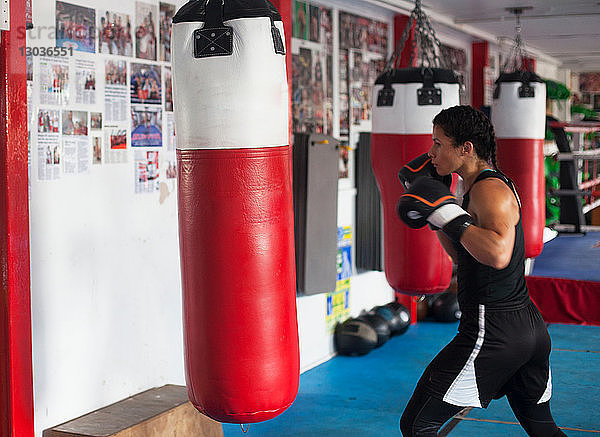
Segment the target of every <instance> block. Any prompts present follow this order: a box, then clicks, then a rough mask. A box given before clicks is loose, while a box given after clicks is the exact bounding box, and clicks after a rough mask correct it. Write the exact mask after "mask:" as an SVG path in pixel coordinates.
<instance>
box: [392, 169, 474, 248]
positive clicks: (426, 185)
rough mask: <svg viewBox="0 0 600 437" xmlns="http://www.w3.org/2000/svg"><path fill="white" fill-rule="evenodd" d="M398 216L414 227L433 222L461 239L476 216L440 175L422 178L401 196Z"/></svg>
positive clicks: (454, 238)
mask: <svg viewBox="0 0 600 437" xmlns="http://www.w3.org/2000/svg"><path fill="white" fill-rule="evenodd" d="M397 212H398V216H399V217H400V218H401V219H402V221H403V222H404V223H406V224H407V225H408V226H409V227H411V228H413V229H419V228H422V227H423V226H425V225H426V224H429V225H430V226H431V227H432V228H439V229H440V230H441V231H442V232H444V233H445V234H446V235H447V236H448V237H449V238H450V239H451V240H452V241H455V242H460V237H461V236H462V234H463V232H465V230H466V229H467V228H468V227H469V226H470V225H472V224H473V218H472V217H471V216H470V215H469V213H468V212H467V211H465V210H464V209H462V208H461V207H460V206H459V205H458V204H457V203H456V197H454V195H453V194H452V193H451V192H450V190H449V189H448V187H447V186H446V185H445V184H444V183H443V182H440V181H438V180H436V179H432V178H419V179H417V180H415V181H414V182H413V183H412V184H411V186H410V189H409V190H408V191H407V192H406V193H404V194H403V195H402V196H400V200H399V201H398V206H397Z"/></svg>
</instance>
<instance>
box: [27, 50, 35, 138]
mask: <svg viewBox="0 0 600 437" xmlns="http://www.w3.org/2000/svg"><path fill="white" fill-rule="evenodd" d="M25 60H26V62H27V67H26V68H27V130H28V131H29V129H30V128H31V118H32V113H33V102H32V98H33V56H31V55H26V57H25Z"/></svg>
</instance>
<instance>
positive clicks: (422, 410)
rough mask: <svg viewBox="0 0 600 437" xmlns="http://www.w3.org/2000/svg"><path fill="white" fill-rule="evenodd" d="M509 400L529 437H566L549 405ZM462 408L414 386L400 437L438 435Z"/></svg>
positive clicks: (405, 411) (402, 422) (402, 419)
mask: <svg viewBox="0 0 600 437" xmlns="http://www.w3.org/2000/svg"><path fill="white" fill-rule="evenodd" d="M508 401H509V404H510V406H511V408H512V409H513V412H514V413H515V416H516V417H517V419H518V420H519V423H520V424H521V426H523V429H525V431H526V432H527V434H528V435H530V436H532V437H560V436H566V434H565V433H563V432H562V431H561V430H560V429H559V428H558V427H557V426H556V423H554V420H553V419H552V414H551V413H550V406H549V405H548V402H544V403H541V404H534V405H529V406H523V405H518V402H516V401H515V400H514V399H511V397H510V396H509V397H508ZM463 408H464V407H459V406H456V405H452V404H449V403H447V402H444V401H442V400H439V399H436V398H433V397H431V396H430V395H429V394H428V393H426V391H425V390H420V389H419V387H417V389H416V390H415V392H414V393H413V396H412V398H411V399H410V401H409V402H408V405H407V406H406V409H405V410H404V413H403V414H402V418H401V419H400V431H402V435H403V437H433V436H437V435H438V434H437V433H438V431H439V429H440V428H441V426H442V425H443V424H444V423H446V422H447V421H448V420H450V419H451V418H452V417H453V416H455V415H456V414H458V413H459V412H460V411H461V410H462V409H463Z"/></svg>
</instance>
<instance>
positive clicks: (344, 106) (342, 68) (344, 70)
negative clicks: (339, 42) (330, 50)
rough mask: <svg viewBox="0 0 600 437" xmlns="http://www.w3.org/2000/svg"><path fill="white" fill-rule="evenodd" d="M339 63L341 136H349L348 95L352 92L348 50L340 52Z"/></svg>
mask: <svg viewBox="0 0 600 437" xmlns="http://www.w3.org/2000/svg"><path fill="white" fill-rule="evenodd" d="M339 63H340V65H339V75H340V89H339V99H340V100H339V105H340V135H348V132H349V130H350V106H349V102H350V99H349V98H348V93H349V90H350V87H349V85H348V84H349V82H348V50H340V56H339Z"/></svg>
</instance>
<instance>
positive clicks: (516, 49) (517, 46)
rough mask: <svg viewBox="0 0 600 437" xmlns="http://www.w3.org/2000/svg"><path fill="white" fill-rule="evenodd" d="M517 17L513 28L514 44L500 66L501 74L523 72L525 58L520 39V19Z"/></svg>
mask: <svg viewBox="0 0 600 437" xmlns="http://www.w3.org/2000/svg"><path fill="white" fill-rule="evenodd" d="M516 16H517V24H516V26H515V32H516V35H515V42H514V44H513V46H512V48H511V50H510V52H509V54H508V58H506V61H505V62H504V65H503V66H502V72H507V71H509V69H510V70H511V71H520V70H524V65H523V58H524V57H525V51H524V50H523V39H522V38H521V19H520V17H519V14H516Z"/></svg>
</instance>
